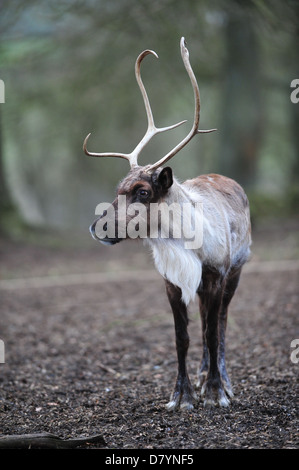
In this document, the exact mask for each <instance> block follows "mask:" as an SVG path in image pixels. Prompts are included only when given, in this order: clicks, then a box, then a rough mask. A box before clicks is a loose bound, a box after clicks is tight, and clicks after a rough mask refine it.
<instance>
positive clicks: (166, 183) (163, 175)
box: [158, 166, 173, 189]
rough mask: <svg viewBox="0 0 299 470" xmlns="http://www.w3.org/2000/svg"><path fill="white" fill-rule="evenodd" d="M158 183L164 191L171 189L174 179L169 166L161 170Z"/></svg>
mask: <svg viewBox="0 0 299 470" xmlns="http://www.w3.org/2000/svg"><path fill="white" fill-rule="evenodd" d="M158 181H159V183H160V184H161V186H162V188H163V189H169V188H170V186H171V185H172V183H173V177H172V169H171V168H170V167H169V166H167V167H165V168H163V170H161V172H160V174H159V176H158Z"/></svg>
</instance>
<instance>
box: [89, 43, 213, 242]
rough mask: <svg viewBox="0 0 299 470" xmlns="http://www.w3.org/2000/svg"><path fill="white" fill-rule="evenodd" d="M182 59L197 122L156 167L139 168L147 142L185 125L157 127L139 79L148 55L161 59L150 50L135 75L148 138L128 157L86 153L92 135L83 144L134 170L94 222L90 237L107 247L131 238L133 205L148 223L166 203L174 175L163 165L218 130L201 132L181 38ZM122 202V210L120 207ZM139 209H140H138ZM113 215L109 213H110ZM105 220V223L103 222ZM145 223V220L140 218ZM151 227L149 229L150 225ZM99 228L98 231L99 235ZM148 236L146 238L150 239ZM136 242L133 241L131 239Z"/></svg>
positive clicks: (196, 97) (197, 100)
mask: <svg viewBox="0 0 299 470" xmlns="http://www.w3.org/2000/svg"><path fill="white" fill-rule="evenodd" d="M180 48H181V56H182V59H183V63H184V66H185V69H186V71H187V73H188V75H189V78H190V80H191V84H192V87H193V92H194V100H195V110H194V122H193V126H192V128H191V130H190V132H189V134H188V135H187V136H186V137H185V138H184V139H183V140H182V141H181V142H180V143H179V144H177V145H176V146H175V147H174V148H173V149H172V150H171V151H170V152H169V153H168V154H167V155H165V156H164V157H163V158H161V159H160V160H158V161H157V162H156V163H154V164H151V165H146V166H139V165H138V157H139V154H140V153H141V151H142V149H143V148H144V147H145V146H146V145H147V144H148V142H149V141H150V140H151V139H152V138H153V137H154V136H155V135H156V134H159V133H162V132H165V131H168V130H171V129H174V128H176V127H178V126H180V125H181V124H183V123H185V122H186V121H181V122H179V123H177V124H173V125H171V126H168V127H162V128H158V127H156V126H155V123H154V119H153V114H152V110H151V107H150V103H149V99H148V96H147V93H146V90H145V87H144V84H143V82H142V79H141V75H140V65H141V62H142V60H143V59H144V58H145V57H146V56H147V55H149V54H152V55H154V56H155V57H156V58H158V55H157V54H156V53H155V52H154V51H151V50H145V51H143V52H142V53H141V54H140V55H139V56H138V58H137V60H136V63H135V75H136V80H137V83H138V85H139V88H140V91H141V94H142V97H143V101H144V105H145V110H146V115H147V121H148V127H147V131H146V133H145V135H144V136H143V138H142V139H141V141H140V142H139V144H138V145H137V146H136V147H135V149H134V150H133V151H132V152H131V153H129V154H125V153H110V152H108V153H94V152H89V151H88V150H87V140H88V139H89V137H90V134H88V135H87V137H86V138H85V140H84V144H83V149H84V152H85V154H86V155H89V156H91V157H118V158H125V159H126V160H128V161H129V163H130V166H131V170H130V171H129V173H128V175H127V176H126V177H125V178H124V179H123V181H122V182H121V183H120V185H119V186H118V190H117V197H116V199H115V200H114V201H113V202H112V204H111V205H109V206H107V208H106V209H105V210H104V212H103V214H102V215H101V216H100V217H99V218H98V219H96V220H95V222H94V223H93V224H92V226H91V227H90V231H91V234H92V236H93V237H94V238H96V239H98V240H100V241H102V242H103V243H106V244H115V243H118V242H119V241H121V240H122V239H124V238H128V233H127V230H124V228H125V229H126V228H127V227H128V225H129V224H130V222H131V221H132V218H133V217H135V214H134V210H132V205H133V207H134V205H135V207H136V204H141V205H142V206H143V207H144V213H143V215H142V217H143V219H144V220H146V221H147V222H148V221H149V220H148V208H149V207H150V204H152V203H155V202H158V201H161V200H163V199H164V198H165V197H166V195H167V193H168V191H169V189H170V188H171V186H172V184H173V175H172V170H171V168H170V167H165V168H162V165H163V164H165V163H166V162H167V161H168V160H170V159H171V158H172V157H173V156H174V155H176V153H178V152H179V151H180V150H181V149H182V148H183V147H185V145H187V143H188V142H190V140H191V139H192V138H193V137H194V136H195V135H196V134H200V133H208V132H213V131H215V130H216V129H209V130H199V129H198V125H199V119H200V95H199V89H198V85H197V81H196V78H195V75H194V73H193V70H192V68H191V65H190V62H189V52H188V49H187V48H186V44H185V39H184V38H183V37H182V38H181V41H180ZM122 196H123V197H122ZM121 202H122V205H123V207H120V203H121ZM138 207H140V206H138ZM109 212H110V213H109ZM104 218H105V221H104V220H103V219H104ZM141 219H142V218H141ZM99 221H102V222H103V223H102V225H101V227H100V228H99V227H98V223H99ZM110 221H113V224H112V225H114V227H115V230H114V232H113V233H110V234H107V225H108V224H109V222H110ZM147 226H148V225H147ZM96 228H98V230H97V231H96ZM147 235H148V233H146V234H145V236H147ZM129 238H134V237H129Z"/></svg>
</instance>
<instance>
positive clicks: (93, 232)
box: [89, 219, 99, 240]
mask: <svg viewBox="0 0 299 470" xmlns="http://www.w3.org/2000/svg"><path fill="white" fill-rule="evenodd" d="M97 221H98V219H97V220H95V221H94V223H93V224H92V225H91V226H90V227H89V231H90V234H91V236H92V238H94V239H95V240H99V239H98V237H97V236H96V223H97Z"/></svg>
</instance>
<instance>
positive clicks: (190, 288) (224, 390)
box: [83, 38, 251, 410]
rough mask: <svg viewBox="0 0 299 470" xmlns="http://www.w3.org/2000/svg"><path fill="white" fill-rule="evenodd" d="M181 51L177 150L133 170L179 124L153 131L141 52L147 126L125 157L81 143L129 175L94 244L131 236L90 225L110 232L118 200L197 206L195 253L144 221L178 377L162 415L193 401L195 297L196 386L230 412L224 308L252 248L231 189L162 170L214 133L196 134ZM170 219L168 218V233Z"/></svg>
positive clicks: (219, 179)
mask: <svg viewBox="0 0 299 470" xmlns="http://www.w3.org/2000/svg"><path fill="white" fill-rule="evenodd" d="M180 49H181V56H182V59H183V63H184V66H185V69H186V71H187V73H188V75H189V78H190V80H191V84H192V87H193V92H194V99H195V111H194V122H193V126H192V128H191V130H190V132H189V134H188V135H187V136H186V137H185V138H184V139H183V140H182V141H181V142H180V143H179V144H178V145H176V146H175V147H174V148H173V149H172V150H171V151H170V152H169V153H168V154H167V155H165V156H164V157H163V158H161V159H160V160H158V161H157V162H156V163H154V164H150V165H146V166H139V165H138V156H139V154H140V152H141V151H142V149H143V148H144V147H145V146H146V144H147V143H148V142H149V141H150V140H151V139H152V138H153V136H155V135H156V134H159V133H161V132H164V131H167V130H171V129H174V128H175V127H177V126H179V125H181V124H183V123H184V122H186V121H182V122H179V123H177V124H174V125H172V126H169V127H164V128H157V127H156V126H155V123H154V119H153V114H152V111H151V107H150V103H149V99H148V96H147V93H146V90H145V87H144V85H143V82H142V79H141V76H140V64H141V62H142V60H143V59H144V58H145V57H146V56H147V55H148V54H151V55H154V56H155V57H158V56H157V54H156V53H155V52H154V51H152V50H145V51H144V52H142V53H141V54H140V55H139V56H138V58H137V60H136V64H135V75H136V79H137V83H138V85H139V88H140V91H141V94H142V97H143V101H144V105H145V109H146V115H147V121H148V127H147V131H146V133H145V135H144V137H143V138H142V140H141V141H140V143H139V144H138V145H137V146H136V148H135V149H134V150H133V151H132V152H131V153H129V154H125V153H93V152H89V151H88V150H87V140H88V138H89V136H90V134H88V135H87V137H86V138H85V140H84V144H83V149H84V152H85V154H86V155H89V156H92V157H119V158H124V159H127V160H128V161H129V163H130V166H131V169H130V171H129V173H128V175H127V176H126V177H125V178H124V179H123V180H122V181H121V183H120V184H119V186H118V189H117V197H116V199H115V200H114V201H113V202H112V204H111V206H110V207H111V208H113V212H112V214H113V215H107V214H108V212H109V211H104V212H103V214H102V215H101V216H100V217H99V218H97V219H96V220H95V222H94V223H93V224H92V226H91V227H90V231H91V234H92V236H93V237H94V238H95V239H97V240H100V241H101V242H103V243H105V244H109V245H114V244H116V243H119V242H120V241H122V240H123V239H125V238H130V237H129V235H128V234H127V233H126V234H125V235H123V234H122V236H119V234H118V233H117V230H116V234H115V235H114V236H110V237H109V236H99V235H98V234H97V231H96V227H97V223H99V222H100V221H101V219H102V218H103V217H106V223H107V221H108V222H109V221H111V220H110V219H111V217H112V218H113V222H114V223H115V224H116V229H117V227H118V225H119V224H120V214H119V197H120V196H125V197H126V201H127V206H126V207H127V208H128V207H129V204H131V203H136V202H137V203H139V204H141V205H142V206H143V207H144V208H145V210H146V213H147V214H148V213H149V210H150V207H151V205H153V204H154V203H161V202H163V203H166V204H167V205H170V204H172V203H173V202H176V204H178V205H179V206H182V205H183V204H186V203H189V204H190V205H191V206H192V207H193V208H195V207H196V204H197V203H201V204H202V209H203V210H202V214H201V220H202V231H203V238H202V244H201V246H200V247H197V248H196V249H190V248H189V249H186V247H185V245H184V243H183V242H184V240H183V238H179V237H177V238H174V237H173V236H172V231H171V230H170V234H169V238H163V237H162V236H161V229H162V227H163V223H164V220H163V212H162V213H161V214H160V217H159V223H158V232H157V236H156V237H150V236H148V235H149V233H150V231H149V229H150V218H149V217H147V218H146V223H147V227H148V230H147V233H146V237H145V241H146V243H147V245H148V246H149V247H150V248H151V250H152V253H153V258H154V262H155V266H156V268H157V270H158V271H159V272H160V273H161V275H162V276H163V278H164V280H165V284H166V293H167V296H168V300H169V303H170V306H171V309H172V312H173V316H174V325H175V337H176V350H177V361H178V372H177V379H176V383H175V387H174V391H173V393H172V395H171V397H170V401H169V402H168V403H167V405H166V407H167V409H168V410H175V409H178V408H180V409H187V410H190V409H192V408H193V407H194V404H195V403H196V401H197V395H196V393H195V391H194V389H193V386H192V385H191V382H190V379H189V376H188V372H187V365H186V359H187V352H188V347H189V335H188V329H187V327H188V310H187V309H188V305H189V303H190V302H191V301H193V300H194V299H195V297H196V294H197V295H198V297H199V305H200V316H201V323H202V337H203V355H202V360H201V363H200V366H199V370H198V381H197V384H196V385H197V387H198V388H200V389H201V395H202V397H203V400H204V406H215V405H219V406H223V407H226V406H229V404H230V400H229V399H230V398H231V397H233V391H232V386H231V383H230V380H229V377H228V374H227V370H226V365H225V331H226V323H227V310H228V306H229V303H230V301H231V299H232V297H233V295H234V293H235V290H236V288H237V286H238V282H239V278H240V274H241V269H242V266H243V264H244V263H245V262H246V261H247V260H248V258H249V255H250V244H251V227H250V215H249V203H248V199H247V197H246V195H245V193H244V191H243V189H242V188H241V186H239V184H238V183H236V182H235V181H234V180H232V179H230V178H228V177H225V176H221V175H217V174H209V175H202V176H198V177H196V178H194V179H190V180H187V181H185V182H183V183H180V182H179V181H178V180H177V179H176V178H175V177H174V175H173V172H172V169H171V168H170V167H168V166H164V167H163V165H164V164H165V163H166V162H167V161H169V160H170V159H171V158H172V157H173V156H174V155H176V154H177V153H178V152H179V151H180V150H181V149H182V148H183V147H184V146H185V145H187V144H188V142H190V140H191V139H192V138H193V137H194V136H195V135H197V134H199V133H207V132H212V131H214V130H216V129H210V130H198V125H199V119H200V95H199V88H198V84H197V81H196V78H195V75H194V73H193V70H192V68H191V65H190V61H189V52H188V49H187V48H186V43H185V40H184V38H181V42H180ZM194 214H195V215H196V210H194V211H193V217H194ZM109 217H110V219H109ZM122 217H123V216H122ZM132 217H133V216H132V212H130V213H129V211H127V212H126V214H125V221H124V220H122V223H123V222H124V223H125V224H126V226H128V224H129V222H130V221H132ZM179 217H181V216H179ZM177 221H178V220H177ZM177 221H176V218H175V217H173V222H172V228H173V226H174V224H175V223H176V222H177ZM156 222H157V221H156ZM191 222H192V221H191Z"/></svg>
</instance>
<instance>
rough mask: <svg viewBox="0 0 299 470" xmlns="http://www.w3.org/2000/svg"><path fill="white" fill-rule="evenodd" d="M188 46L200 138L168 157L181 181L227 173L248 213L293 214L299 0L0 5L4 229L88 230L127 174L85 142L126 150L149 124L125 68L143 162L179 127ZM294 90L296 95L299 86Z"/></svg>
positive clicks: (298, 149)
mask: <svg viewBox="0 0 299 470" xmlns="http://www.w3.org/2000/svg"><path fill="white" fill-rule="evenodd" d="M181 36H184V37H185V39H186V41H187V47H188V49H189V52H190V61H191V64H192V67H193V69H194V72H195V74H196V77H197V79H198V83H199V88H200V92H201V104H202V108H201V123H200V128H202V129H206V128H214V127H216V128H217V129H218V131H217V132H215V133H212V134H207V135H199V136H198V137H196V138H194V139H193V140H192V142H191V143H190V144H189V145H188V146H187V147H185V148H184V149H183V150H182V151H181V152H180V153H179V154H178V155H176V156H175V157H174V158H173V160H172V161H171V166H172V167H173V170H174V173H175V174H176V176H177V177H178V178H179V179H181V180H183V179H186V178H192V177H195V176H197V175H199V174H202V173H210V172H216V173H222V174H224V175H227V176H230V177H232V178H235V179H236V180H237V181H238V182H239V183H241V184H242V185H243V186H244V188H245V189H246V191H247V193H248V195H249V198H250V203H251V210H252V215H253V221H254V222H258V221H259V220H265V218H268V217H274V218H276V217H277V218H278V217H290V218H295V217H297V215H298V209H297V208H298V203H299V185H298V179H299V103H297V104H296V103H293V102H292V101H291V99H290V96H291V92H292V91H294V89H292V88H291V82H292V80H294V79H296V78H298V79H299V47H298V45H299V44H298V42H299V2H298V1H295V0H288V1H284V2H282V1H281V0H267V1H266V0H251V1H249V0H247V1H246V0H242V1H238V0H225V1H224V0H223V1H222V0H210V1H206V0H196V1H194V0H185V1H184V2H182V1H179V0H151V1H148V0H85V1H83V0H69V1H66V0H65V1H61V0H59V1H58V0H52V1H50V2H49V1H45V0H38V1H37V0H26V2H25V1H21V0H18V1H17V0H10V1H7V0H1V2H0V79H1V80H2V81H3V84H4V85H5V103H1V104H0V187H1V194H0V196H1V199H0V227H1V231H2V233H5V234H8V235H9V236H11V237H15V238H18V237H20V236H22V237H23V234H24V231H26V230H28V227H31V228H43V229H49V230H62V231H69V230H70V229H71V230H72V233H80V232H84V233H86V231H87V229H88V226H89V224H90V223H91V221H92V220H93V218H94V210H95V207H96V205H97V204H98V203H99V202H103V201H110V200H111V199H112V198H113V196H114V192H115V186H116V185H117V183H118V182H119V180H120V179H121V178H123V177H124V176H125V175H126V173H127V171H128V169H129V165H128V162H126V161H125V160H122V159H104V158H103V159H96V158H94V159H93V158H89V157H86V156H85V155H84V153H83V151H82V143H83V140H84V138H85V136H86V135H87V134H88V133H89V132H91V133H92V136H91V137H90V139H89V144H88V148H89V150H90V151H96V152H105V151H115V152H130V151H131V150H132V149H133V148H134V147H135V146H136V144H137V143H138V142H139V141H140V139H141V138H142V136H143V134H144V132H145V130H146V125H147V122H146V116H145V110H144V105H143V101H142V97H141V94H140V91H139V88H138V86H137V83H136V81H135V76H134V64H135V60H136V58H137V56H138V54H139V53H140V52H141V51H142V50H144V49H153V50H155V51H156V52H157V54H158V55H159V60H156V59H155V58H154V57H150V56H149V57H147V58H146V59H145V60H144V62H143V64H142V77H143V81H144V83H145V86H146V89H147V92H148V94H149V98H150V102H151V106H152V110H153V114H154V118H155V122H156V124H157V126H167V125H170V124H173V123H175V122H178V121H180V120H183V119H187V120H188V122H187V123H186V124H185V125H183V126H181V127H180V128H178V129H175V130H172V131H170V132H168V133H165V134H162V135H160V136H157V137H155V138H154V139H153V141H152V142H151V143H150V144H149V145H148V147H147V148H146V149H145V150H144V151H143V153H142V156H141V159H140V163H141V164H146V163H153V162H155V161H156V160H158V159H159V158H161V157H162V156H163V155H164V154H166V153H167V152H168V151H169V150H170V149H171V148H172V147H174V146H175V145H176V144H177V143H178V142H179V141H180V140H181V139H182V138H183V137H184V136H185V135H186V134H187V133H188V132H189V129H190V127H191V125H192V120H193V92H192V88H191V85H190V81H189V78H188V76H187V74H186V71H185V69H184V66H183V63H182V60H181V56H180V48H179V42H180V38H181ZM297 97H299V92H298V94H297Z"/></svg>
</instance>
